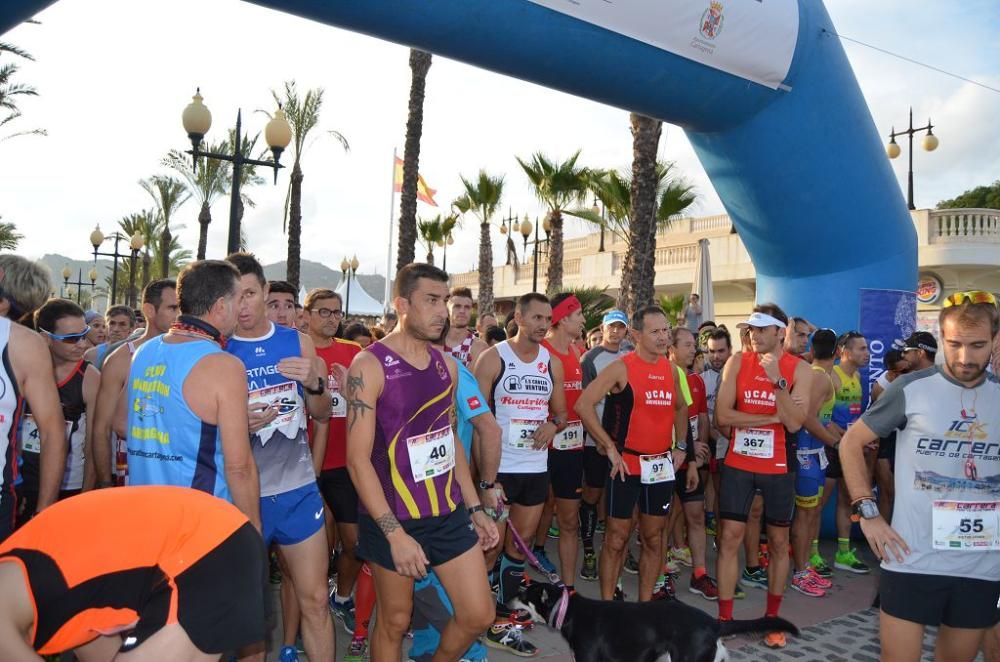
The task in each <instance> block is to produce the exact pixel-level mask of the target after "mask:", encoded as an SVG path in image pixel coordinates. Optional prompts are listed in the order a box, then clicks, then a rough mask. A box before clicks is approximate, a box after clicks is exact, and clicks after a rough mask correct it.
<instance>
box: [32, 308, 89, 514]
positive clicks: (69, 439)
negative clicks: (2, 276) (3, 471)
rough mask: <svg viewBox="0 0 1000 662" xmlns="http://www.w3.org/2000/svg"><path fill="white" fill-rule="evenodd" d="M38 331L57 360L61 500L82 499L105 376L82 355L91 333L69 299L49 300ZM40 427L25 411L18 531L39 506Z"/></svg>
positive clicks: (54, 362)
mask: <svg viewBox="0 0 1000 662" xmlns="http://www.w3.org/2000/svg"><path fill="white" fill-rule="evenodd" d="M35 328H36V329H37V330H38V332H39V333H41V334H42V338H44V339H45V342H46V344H47V345H48V349H49V353H50V354H51V356H52V365H53V367H54V368H55V370H54V373H53V374H54V377H55V381H56V386H57V388H58V389H59V401H60V404H61V405H62V417H63V419H64V420H65V425H64V426H63V433H64V434H65V438H66V444H67V447H68V449H69V455H68V457H67V459H66V471H65V473H64V474H63V478H62V484H61V485H60V488H59V498H60V499H65V498H67V497H70V496H74V495H76V494H79V492H80V490H81V489H82V488H83V473H84V445H85V444H84V440H85V438H87V437H88V435H89V433H90V432H89V429H88V426H87V412H90V414H91V415H93V413H94V401H95V399H96V398H97V382H98V381H100V378H101V377H100V374H99V373H98V372H97V370H95V369H94V368H93V366H91V365H90V364H88V363H87V362H86V361H84V360H83V352H84V351H85V350H84V348H85V347H86V344H85V343H86V340H87V334H88V333H89V332H90V327H88V326H87V323H86V322H85V321H84V313H83V309H82V308H80V306H78V305H76V304H75V303H73V302H72V301H67V300H66V299H49V300H48V301H46V302H45V304H44V305H43V306H42V307H41V308H39V309H38V310H36V311H35ZM38 441H39V434H38V426H37V425H36V423H35V420H34V418H33V417H32V415H31V408H30V406H26V407H25V409H24V411H23V413H22V417H21V419H20V420H19V426H18V450H19V451H20V455H21V456H20V471H19V473H20V476H19V478H20V481H21V484H20V485H18V488H17V499H18V511H19V512H18V526H20V525H22V524H24V523H25V522H26V521H28V520H29V519H30V518H31V516H32V515H34V513H35V510H36V506H37V503H38V478H39V475H38V469H39V451H40V450H41V448H40V447H39V444H38Z"/></svg>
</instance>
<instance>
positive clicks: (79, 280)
mask: <svg viewBox="0 0 1000 662" xmlns="http://www.w3.org/2000/svg"><path fill="white" fill-rule="evenodd" d="M72 275H73V272H72V271H71V270H70V268H69V265H66V266H65V267H63V270H62V277H63V290H64V291H65V292H66V294H67V297H66V298H69V296H68V295H69V292H70V290H69V287H70V286H71V285H76V302H77V303H79V304H81V305H82V303H83V286H84V285H86V284H87V283H84V282H83V269H80V270H79V272H78V273H77V276H76V280H75V281H73V280H70V279H69V277H70V276H72ZM87 276H88V277H89V278H90V289H91V291H93V289H94V287H95V285H96V284H97V282H96V281H97V269H95V268H91V270H90V271H89V272H88V273H87Z"/></svg>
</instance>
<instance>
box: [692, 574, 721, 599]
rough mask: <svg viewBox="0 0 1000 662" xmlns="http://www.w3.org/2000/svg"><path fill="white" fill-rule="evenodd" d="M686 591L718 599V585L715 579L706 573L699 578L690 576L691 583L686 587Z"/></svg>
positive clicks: (706, 597)
mask: <svg viewBox="0 0 1000 662" xmlns="http://www.w3.org/2000/svg"><path fill="white" fill-rule="evenodd" d="M688 591H690V592H691V593H694V594H696V595H700V596H701V597H703V598H705V599H706V600H718V599H719V585H718V584H716V583H715V580H714V579H712V578H711V577H709V576H708V575H702V576H701V577H700V578H699V579H695V578H694V577H693V576H692V577H691V585H690V586H689V587H688Z"/></svg>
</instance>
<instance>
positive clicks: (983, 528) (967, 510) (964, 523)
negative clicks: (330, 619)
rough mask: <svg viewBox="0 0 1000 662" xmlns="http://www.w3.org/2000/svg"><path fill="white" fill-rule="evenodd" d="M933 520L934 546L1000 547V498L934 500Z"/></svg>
mask: <svg viewBox="0 0 1000 662" xmlns="http://www.w3.org/2000/svg"><path fill="white" fill-rule="evenodd" d="M932 521H933V533H932V535H933V537H934V541H933V542H934V549H943V550H953V551H963V552H995V551H998V550H1000V502H996V501H985V502H976V501H935V502H934V504H933V520H932Z"/></svg>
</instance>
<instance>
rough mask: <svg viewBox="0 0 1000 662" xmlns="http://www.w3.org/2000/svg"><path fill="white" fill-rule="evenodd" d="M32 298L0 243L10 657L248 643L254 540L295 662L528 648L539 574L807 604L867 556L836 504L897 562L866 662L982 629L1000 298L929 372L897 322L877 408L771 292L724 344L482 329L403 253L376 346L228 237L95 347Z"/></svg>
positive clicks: (42, 287)
mask: <svg viewBox="0 0 1000 662" xmlns="http://www.w3.org/2000/svg"><path fill="white" fill-rule="evenodd" d="M48 292H49V289H48V276H47V274H46V273H45V272H44V271H42V270H40V269H39V268H38V267H37V265H34V264H32V263H30V262H28V261H26V260H23V259H21V258H17V257H16V256H0V315H2V317H0V344H2V345H3V348H4V349H3V359H4V360H3V362H2V371H3V372H2V374H0V383H2V384H3V386H4V389H3V392H2V393H0V425H2V426H4V430H3V432H5V433H6V434H4V435H2V436H0V443H2V444H3V448H4V453H3V460H2V466H3V474H2V476H3V482H2V485H0V487H2V492H0V596H3V597H0V607H2V608H0V631H2V636H0V657H2V658H3V659H35V658H33V657H32V655H33V653H32V651H35V652H36V653H40V654H49V653H56V652H60V651H63V650H68V649H76V651H77V654H78V656H79V657H80V658H81V659H84V660H90V659H94V660H104V659H117V658H115V656H116V655H118V656H120V659H129V656H130V655H135V656H136V659H177V660H182V659H192V660H196V659H212V658H213V657H214V658H218V657H219V655H221V654H223V653H235V654H236V655H237V657H238V658H240V659H263V656H264V654H265V650H264V643H263V642H264V640H265V638H266V633H265V628H266V622H267V620H268V611H269V597H270V594H269V591H268V590H267V588H266V586H265V584H266V575H267V574H268V573H267V566H268V563H267V555H268V551H272V552H274V561H273V563H275V564H276V565H277V567H278V568H280V574H281V577H282V580H281V610H282V623H283V630H284V631H283V633H282V637H283V641H282V642H281V646H280V648H279V655H280V659H281V660H282V662H289V661H291V660H295V659H297V657H298V650H299V648H301V649H302V650H304V651H305V653H306V655H307V656H308V658H309V659H310V660H332V659H334V650H335V647H334V622H337V623H340V624H341V626H342V627H343V628H345V629H346V630H347V631H348V632H349V633H350V637H351V639H350V642H349V645H348V647H347V648H348V650H347V657H346V658H345V659H346V660H347V661H348V662H354V661H360V660H363V659H367V658H369V657H370V658H371V659H373V660H394V661H395V660H399V659H400V658H401V655H402V654H403V643H404V640H405V638H406V637H407V634H408V633H412V636H413V641H412V643H411V645H410V647H409V649H408V655H409V657H410V658H411V659H413V660H416V661H418V662H423V661H424V660H432V659H433V660H459V659H461V660H470V661H473V660H484V659H486V656H487V648H486V647H493V648H497V649H503V650H506V651H509V652H511V653H514V654H516V655H520V656H532V655H535V654H536V653H537V649H536V647H535V646H534V645H533V644H532V643H531V642H530V641H528V639H527V638H526V637H525V632H526V631H527V630H528V629H529V628H530V627H531V619H530V616H529V615H528V614H527V613H526V612H524V611H522V610H518V609H512V608H511V607H510V604H511V602H512V601H513V600H514V599H515V598H516V597H517V596H518V592H519V591H520V589H521V587H522V585H523V584H524V583H525V582H527V581H530V580H529V579H528V577H527V572H526V571H527V565H528V564H529V563H530V564H533V565H535V566H536V569H538V570H541V571H542V573H543V578H545V579H551V580H557V581H561V582H562V583H563V584H565V585H566V588H567V590H568V591H573V590H575V586H574V585H575V583H576V581H577V580H578V579H580V580H583V581H599V589H600V594H601V597H602V598H603V599H606V600H625V599H627V596H625V594H624V592H623V590H622V585H621V581H620V578H621V575H622V573H623V572H631V573H635V574H637V575H638V595H637V599H638V600H639V601H648V600H658V599H673V597H674V593H675V591H676V579H677V577H678V575H679V567H678V566H689V567H690V568H691V571H690V580H689V583H688V590H689V591H690V592H691V593H694V594H697V595H700V596H702V597H703V598H705V599H707V600H713V601H717V602H718V617H719V618H720V619H722V620H726V619H732V618H733V604H734V600H735V599H739V598H740V597H744V596H745V591H744V589H746V588H760V589H763V590H766V613H767V615H775V616H776V615H778V613H779V609H780V606H781V602H782V596H783V594H784V591H785V588H786V585H790V586H791V587H792V588H793V589H795V590H797V591H799V592H801V593H802V594H804V595H806V596H810V597H815V598H821V597H823V596H824V595H825V594H827V593H828V592H830V591H831V590H833V589H832V586H833V583H832V581H831V579H830V578H831V575H832V574H833V572H834V571H835V570H839V571H842V572H850V573H867V572H869V568H868V567H867V566H866V565H865V564H864V563H863V562H862V561H861V560H859V559H858V558H857V555H856V553H855V551H854V550H853V549H852V548H851V546H850V545H851V538H850V531H851V525H852V519H853V520H855V521H858V520H860V522H861V528H862V531H863V533H864V534H865V536H866V537H867V538H868V540H869V542H870V543H871V547H872V549H873V551H874V552H875V554H876V556H878V557H879V559H880V560H881V561H882V572H881V577H880V601H881V609H882V651H883V659H890V660H916V659H919V656H920V642H921V635H922V632H923V628H924V627H925V626H940V630H939V632H938V637H937V647H938V659H942V660H971V659H973V658H974V657H975V655H976V652H977V651H978V650H979V648H980V646H981V645H982V644H983V639H984V634H985V633H987V631H990V630H991V628H992V633H993V635H994V636H995V632H996V628H995V627H994V626H995V625H996V623H997V608H998V598H1000V492H998V488H997V483H996V481H997V476H998V475H1000V447H998V442H997V441H996V437H995V435H996V434H997V429H998V426H1000V421H998V422H997V423H995V424H993V421H992V418H993V417H995V416H1000V414H997V413H996V412H998V411H1000V407H998V406H1000V384H998V382H997V380H996V378H995V377H993V375H992V374H991V371H990V361H991V356H992V351H993V349H994V339H995V338H996V337H997V332H998V330H1000V317H998V312H997V311H998V309H997V304H996V300H995V299H994V298H993V295H991V294H989V293H985V292H964V293H958V294H955V295H953V296H952V297H950V298H949V299H948V300H947V301H946V302H945V307H944V308H943V309H942V312H941V317H940V329H941V342H942V353H943V355H944V360H943V361H936V353H937V351H938V344H937V341H936V340H935V338H934V337H933V336H932V335H930V334H927V333H915V334H914V335H913V336H911V337H910V338H907V339H903V340H901V343H900V346H899V347H898V348H897V349H896V350H894V352H891V353H890V355H889V356H886V357H885V367H886V370H885V374H884V375H883V377H882V378H881V379H880V381H879V384H878V385H877V386H876V387H875V388H874V389H873V392H872V396H871V401H872V404H871V406H870V407H868V408H867V411H866V405H867V403H866V402H865V399H864V395H863V389H862V384H861V380H860V376H859V375H860V369H861V368H863V367H864V366H866V365H868V363H869V356H868V345H867V342H866V340H865V338H864V337H863V336H862V335H861V334H859V333H857V332H854V331H841V332H840V333H838V332H836V331H834V330H832V329H823V328H821V329H817V328H815V327H813V326H812V325H811V324H810V323H809V322H808V321H807V320H805V319H802V318H796V317H792V318H789V317H788V316H787V315H786V314H785V312H784V311H782V310H781V308H779V307H778V306H776V305H774V304H763V305H758V306H756V307H755V308H754V310H753V312H752V314H751V315H750V316H749V317H748V318H747V319H746V320H745V321H744V322H741V323H740V324H738V325H737V327H736V333H735V334H734V335H731V334H730V331H728V330H727V329H726V328H724V327H717V326H715V325H714V324H713V323H711V322H701V321H700V317H701V309H700V307H697V308H695V305H696V304H697V302H696V301H693V300H692V302H691V305H689V309H690V310H691V311H694V312H693V313H692V314H689V315H686V316H685V320H686V321H687V323H689V324H691V326H692V327H694V326H695V324H696V323H697V324H698V327H697V328H688V327H687V326H678V327H676V328H673V327H672V324H671V320H669V319H668V317H667V316H666V315H665V314H664V312H663V310H662V309H660V308H659V307H656V306H643V307H639V308H638V309H637V310H636V311H635V312H634V313H633V314H632V315H631V316H628V315H626V314H625V313H624V312H622V311H617V310H612V311H610V312H608V313H607V314H605V315H604V318H603V323H602V324H601V325H600V329H599V331H600V333H599V334H597V333H594V331H595V329H587V328H586V322H585V318H584V315H583V310H582V305H581V302H580V301H579V300H578V299H577V298H576V297H575V296H573V295H572V294H558V295H556V296H554V297H552V298H551V299H549V298H547V297H546V296H544V295H541V294H538V293H530V294H526V295H524V296H522V297H521V298H520V299H519V300H518V301H517V302H516V304H515V306H514V309H513V311H512V314H511V316H510V317H509V318H508V320H507V321H506V323H505V324H504V327H505V328H504V329H502V330H501V329H500V328H499V324H498V322H499V320H497V319H496V317H493V316H492V315H482V316H480V318H479V320H478V324H477V326H476V328H473V327H472V326H471V321H472V315H473V299H472V293H471V292H470V291H469V290H468V289H464V288H456V289H450V288H449V278H448V275H447V274H446V273H445V272H444V271H442V270H440V269H437V268H435V267H433V266H430V265H425V264H412V265H409V266H407V267H405V268H403V269H401V270H400V271H399V273H398V274H397V277H396V280H395V283H394V290H393V298H392V301H391V304H392V307H393V309H394V310H395V314H394V315H393V316H392V317H391V318H390V317H387V318H386V319H384V320H383V325H382V327H383V328H382V329H380V330H379V331H380V332H379V334H377V335H381V332H383V331H384V332H385V334H386V335H384V337H382V338H381V339H379V340H377V341H376V342H372V343H371V344H369V345H367V347H366V348H365V349H362V347H361V346H360V344H358V343H355V342H352V341H349V340H345V339H344V338H343V335H344V328H345V324H344V311H343V302H342V301H341V298H340V296H339V295H338V294H337V293H336V292H333V291H331V290H327V289H314V290H312V291H310V292H309V293H308V294H307V296H306V298H305V300H304V301H303V302H298V301H296V298H297V295H296V290H295V289H294V288H292V287H290V286H287V284H285V283H280V282H279V283H274V282H272V283H269V282H267V280H266V279H265V277H264V272H263V269H262V267H261V265H260V263H259V262H258V261H257V260H256V258H254V257H253V256H252V255H250V254H245V253H237V254H234V255H231V256H229V257H228V258H227V259H226V260H225V261H215V260H206V261H198V262H194V263H192V264H190V265H188V266H187V267H185V268H184V270H183V271H182V272H181V274H180V275H179V277H178V279H177V281H176V282H175V281H173V280H160V281H154V282H152V283H150V284H149V285H148V286H147V287H146V288H145V290H144V292H143V294H142V310H141V312H142V317H143V318H144V322H145V324H144V326H143V327H142V328H141V329H140V330H138V331H136V330H135V327H136V324H135V319H134V315H132V317H131V319H129V317H130V314H131V313H132V311H130V310H129V309H128V308H124V309H121V310H119V309H114V308H113V309H111V310H110V311H108V316H107V324H106V327H107V331H108V332H109V334H110V336H109V338H108V339H107V340H104V339H102V336H101V334H102V332H103V331H102V329H101V328H100V327H101V326H102V324H101V322H99V321H97V320H98V316H96V314H93V313H89V312H85V311H83V310H81V309H80V308H79V307H78V306H77V305H76V304H73V303H72V302H70V301H66V300H62V299H47V297H48ZM298 303H301V305H302V313H301V314H300V313H298V312H297V309H296V304H298ZM18 321H20V322H21V324H18V323H17V322H18ZM102 321H103V319H102ZM26 325H30V326H31V327H32V328H34V329H35V331H32V330H30V329H29V328H27V326H26ZM494 330H495V331H496V333H495V332H494ZM585 338H586V340H587V344H589V345H591V346H590V348H589V349H587V345H585V344H584V339H585ZM734 340H735V343H734ZM91 345H92V347H90V346H91ZM734 345H738V346H734ZM88 347H90V348H89V349H88ZM700 364H704V369H703V370H702V371H699V370H697V369H696V366H697V365H700ZM991 424H992V425H991ZM122 485H127V486H128V487H126V488H124V489H99V488H105V487H111V486H122ZM139 486H142V487H141V488H140V487H139ZM873 486H877V487H878V495H877V496H873V495H874V491H873ZM185 488H186V489H185ZM192 488H193V489H192ZM80 492H83V494H79V493H80ZM199 493H203V494H199ZM78 494H79V496H76V495H78ZM206 494H207V495H211V497H209V496H205V495H206ZM70 497H72V498H70ZM212 497H214V498H212ZM830 498H836V499H837V502H836V503H837V507H836V510H837V524H836V525H837V533H838V538H839V539H838V548H837V551H836V552H835V555H834V557H833V559H832V561H833V562H832V564H827V562H826V561H825V559H824V558H823V556H822V555H821V554H820V552H819V549H818V547H817V540H818V537H819V527H820V521H819V520H820V517H819V513H820V511H821V509H822V508H823V506H824V504H825V503H826V502H827V500H828V499H830ZM53 504H54V505H53ZM109 512H112V513H114V514H113V516H111V517H108V513H109ZM890 513H891V515H890ZM889 521H891V522H892V525H891V526H890V524H889ZM98 522H99V523H98ZM600 531H603V536H601V537H600V538H599V537H598V533H599V532H600ZM549 537H557V538H558V543H557V546H556V549H557V554H556V556H557V561H558V562H557V563H554V562H553V561H551V560H550V559H549V557H548V554H547V553H546V551H545V544H546V539H547V538H549ZM598 540H600V544H598ZM633 540H634V541H635V543H636V544H637V545H638V550H639V551H638V559H636V558H635V556H634V554H633V552H632V549H633V543H632V541H633ZM713 540H714V543H715V545H716V546H717V549H718V557H717V565H716V567H715V568H714V570H715V573H714V577H713V575H712V574H711V573H710V572H709V571H710V568H709V567H708V563H707V549H708V546H709V544H710V543H711V542H712V541H713ZM261 543H263V544H261ZM581 548H582V549H581ZM741 548H743V549H744V561H743V563H742V564H741V562H740V557H739V551H740V549H741ZM331 554H333V555H334V557H335V559H336V561H335V563H334V564H333V568H332V570H333V571H334V572H335V576H336V579H335V582H334V583H333V584H332V588H331V589H329V590H328V587H329V586H330V584H329V583H328V579H327V578H328V575H329V574H332V573H331V572H330V571H331V567H330V566H331ZM3 561H11V563H4V562H3ZM789 566H791V567H789ZM544 575H548V577H547V578H546V577H544ZM789 578H790V582H789ZM235 585H239V588H238V589H236V588H234V586H235ZM84 587H87V588H84ZM299 638H301V643H297V640H298V639H299ZM765 643H766V644H767V645H769V646H772V647H775V648H780V647H783V646H784V645H785V639H784V635H783V634H782V633H768V634H767V636H766V637H765Z"/></svg>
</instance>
